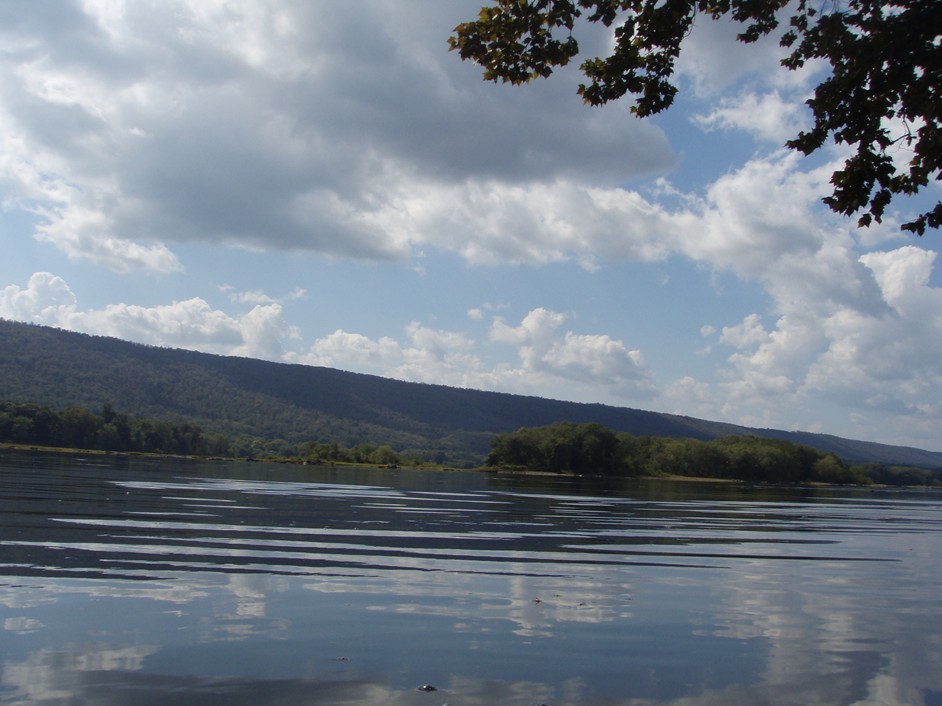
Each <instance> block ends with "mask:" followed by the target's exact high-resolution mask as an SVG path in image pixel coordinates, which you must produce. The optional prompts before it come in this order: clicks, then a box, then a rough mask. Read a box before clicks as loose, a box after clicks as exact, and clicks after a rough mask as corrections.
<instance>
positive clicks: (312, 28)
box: [0, 1, 674, 272]
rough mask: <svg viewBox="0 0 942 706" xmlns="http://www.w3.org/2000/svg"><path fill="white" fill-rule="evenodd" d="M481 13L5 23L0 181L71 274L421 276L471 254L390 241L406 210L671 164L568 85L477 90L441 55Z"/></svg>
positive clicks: (403, 235) (109, 12) (40, 17)
mask: <svg viewBox="0 0 942 706" xmlns="http://www.w3.org/2000/svg"><path fill="white" fill-rule="evenodd" d="M474 11H475V4H474V3H473V2H465V3H460V4H452V3H449V4H447V5H435V6H430V7H424V8H421V9H419V8H412V7H409V6H408V5H403V6H395V5H383V6H378V5H374V4H372V3H365V2H354V3H345V4H337V3H330V2H320V3H294V2H288V1H284V2H275V3H270V4H266V5H264V6H262V5H259V4H258V3H253V2H233V3H225V4H218V3H172V4H166V5H160V6H144V5H141V4H140V3H134V2H117V3H115V2H104V1H101V2H99V1H93V2H89V3H85V4H83V5H81V6H77V5H70V6H69V9H68V12H67V13H66V14H68V15H69V24H68V28H66V25H64V24H63V20H62V17H61V16H60V13H59V11H58V9H57V10H56V11H55V12H53V11H52V9H51V8H48V7H45V6H42V5H31V6H30V7H29V8H28V9H27V8H25V7H24V8H16V9H15V10H13V9H12V8H7V9H6V11H5V17H4V18H3V20H4V21H3V22H2V23H0V33H2V36H3V39H4V41H5V42H7V43H8V45H10V46H13V47H15V50H11V51H10V52H8V53H6V54H5V55H4V59H3V60H2V61H0V106H2V107H0V128H2V132H3V134H4V135H5V137H4V138H3V141H2V143H0V149H2V155H0V180H2V182H3V184H4V186H5V187H6V190H7V193H8V194H10V196H9V197H8V198H9V199H11V200H14V201H16V202H17V203H18V204H20V205H21V206H22V207H24V208H29V209H32V210H33V211H34V212H36V213H40V214H41V215H42V217H43V222H42V224H41V225H40V226H39V227H38V229H37V232H36V236H37V237H38V238H41V239H42V240H44V241H45V242H48V243H51V244H53V245H55V246H56V247H58V248H60V249H61V250H63V251H64V252H66V253H67V254H69V256H70V257H77V258H85V259H87V260H90V261H92V262H94V263H97V264H99V265H101V266H103V267H108V268H110V269H113V270H116V271H129V270H132V269H152V270H156V271H161V272H169V271H174V270H178V269H180V267H181V265H180V262H179V260H178V258H177V255H175V253H174V252H173V251H171V250H170V248H169V245H168V244H171V243H185V242H207V243H224V244H232V245H240V246H248V247H254V248H257V249H269V250H295V251H307V252H312V253H320V254H324V255H328V256H339V257H351V258H364V259H389V258H404V257H408V256H409V255H410V253H411V252H412V248H414V247H415V246H417V245H421V244H423V243H429V244H433V245H441V246H442V247H446V248H448V247H454V243H452V242H449V241H445V242H441V243H440V242H439V238H440V236H441V233H440V232H439V231H435V230H422V229H417V228H416V227H415V226H414V225H409V224H407V225H406V226H405V227H404V228H400V227H387V224H386V222H385V218H386V215H387V214H388V213H389V212H391V211H394V210H395V208H396V204H395V203H394V202H393V200H392V199H391V197H390V196H389V194H394V195H395V197H396V198H397V199H398V198H401V194H402V193H403V192H405V193H412V194H419V193H421V192H422V191H423V190H424V189H425V187H426V185H427V183H429V182H441V183H444V184H450V185H452V187H454V188H458V189H469V188H474V187H473V185H474V184H476V183H478V182H483V183H495V184H499V185H500V187H501V188H503V187H512V186H514V185H516V184H527V183H532V182H547V181H554V180H558V179H564V178H569V179H573V178H578V179H580V180H589V181H590V182H596V183H600V182H604V181H611V180H622V179H625V178H627V177H629V176H632V175H637V174H640V173H648V172H651V171H652V170H659V169H664V168H666V167H668V166H670V165H671V164H672V163H673V160H674V158H673V155H672V153H671V150H670V147H669V146H668V144H667V141H666V139H665V138H664V136H663V134H662V133H661V132H660V130H659V129H658V128H656V127H654V126H653V125H651V124H647V123H640V122H638V123H631V122H628V121H626V120H625V117H624V115H623V114H622V113H621V112H620V111H619V110H618V109H617V108H613V109H612V110H599V111H586V110H585V109H584V107H583V106H582V105H581V104H580V102H579V101H578V100H575V99H574V97H573V96H572V95H570V91H571V89H572V87H571V86H570V85H569V84H568V82H565V81H564V82H562V83H560V84H554V83H547V84H545V85H541V86H534V87H532V88H529V89H527V90H519V91H510V90H507V91H500V90H496V91H495V89H494V87H493V86H490V85H486V84H484V83H483V82H481V81H480V80H479V79H478V78H476V77H475V79H474V80H468V79H469V78H470V77H472V76H475V75H476V74H477V72H478V69H477V68H475V67H473V66H471V65H468V64H465V63H463V62H461V61H460V60H459V59H458V57H457V56H456V55H454V54H450V53H448V52H447V51H446V47H445V39H446V38H447V36H448V34H449V33H450V31H451V29H452V27H454V25H455V24H456V23H457V22H458V21H460V20H461V19H463V18H465V17H468V16H472V15H473V13H474ZM416 13H421V15H422V17H421V20H422V21H421V22H416V19H417V18H415V17H414V15H415V14H416ZM301 28H303V31H301ZM560 91H563V92H565V97H564V96H562V95H561V94H560ZM550 106H551V107H552V109H551V110H550V109H549V107H550ZM430 207H431V208H432V209H434V208H435V207H436V205H435V204H434V203H432V204H430Z"/></svg>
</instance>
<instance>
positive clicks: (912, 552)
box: [0, 455, 942, 706]
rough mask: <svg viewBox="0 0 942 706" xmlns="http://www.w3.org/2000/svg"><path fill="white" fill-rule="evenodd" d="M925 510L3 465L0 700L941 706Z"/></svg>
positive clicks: (709, 491)
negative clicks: (423, 688) (423, 687)
mask: <svg viewBox="0 0 942 706" xmlns="http://www.w3.org/2000/svg"><path fill="white" fill-rule="evenodd" d="M940 508H942V498H940V496H939V495H938V494H933V493H928V492H917V491H886V490H884V491H874V490H859V489H857V490H855V489H770V488H761V487H746V486H741V485H732V484H709V483H677V482H666V481H621V482H608V483H606V482H601V481H592V480H588V479H562V478H552V477H539V478H533V477H525V478H501V477H492V476H486V475H482V474H474V473H458V472H449V473H443V472H422V471H410V470H400V471H389V470H382V471H381V470H375V469H346V470H337V469H322V468H315V467H286V466H275V465H267V464H245V463H243V464H223V463H216V464H198V463H192V462H174V461H142V460H134V461H128V460H127V459H124V460H121V459H109V458H97V459H94V458H91V459H89V458H85V459H82V458H61V457H60V458H50V457H38V456H37V457H24V456H10V455H7V456H5V457H2V458H0V624H2V627H3V630H2V631H0V668H2V682H0V703H3V704H165V703H171V702H172V703H174V704H190V703H192V704H216V703H219V704H223V703H225V704H237V705H238V704H268V703H271V704H327V705H333V704H338V705H339V704H389V705H392V706H400V705H411V704H423V705H426V704H427V705H429V706H440V705H441V704H445V703H447V704H451V705H452V706H461V705H472V704H473V705H478V704H481V705H483V704H488V705H493V704H508V705H511V706H512V705H516V704H519V705H521V706H530V705H534V704H547V705H548V706H563V705H572V706H609V705H616V704H617V705H629V704H630V705H632V706H640V705H652V706H653V705H659V704H677V705H680V704H732V705H734V706H735V705H737V704H742V705H745V704H777V705H778V704H803V705H805V704H861V705H863V704H866V705H871V704H914V705H916V706H921V705H925V706H935V705H938V704H942V668H940V666H939V665H942V594H940V590H939V587H940V586H942V569H940V562H939V558H940V557H942V513H940ZM424 684H430V685H433V686H434V687H436V690H435V691H427V692H426V691H419V690H418V689H417V687H418V686H420V685H424Z"/></svg>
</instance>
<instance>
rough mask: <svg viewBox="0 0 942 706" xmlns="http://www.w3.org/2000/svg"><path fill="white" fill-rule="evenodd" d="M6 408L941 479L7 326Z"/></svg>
mask: <svg viewBox="0 0 942 706" xmlns="http://www.w3.org/2000/svg"><path fill="white" fill-rule="evenodd" d="M0 399H2V400H9V401H13V402H32V403H36V404H40V405H45V406H48V407H52V408H56V409H60V408H63V407H68V406H72V405H78V406H83V407H87V408H89V409H91V410H100V409H101V408H102V407H103V406H104V405H105V404H110V405H111V406H112V407H113V408H114V409H115V410H118V411H120V412H123V413H126V414H129V415H132V416H144V417H151V418H154V419H162V420H167V421H175V422H184V421H186V422H194V423H197V424H199V425H200V426H202V427H203V428H204V429H205V430H206V431H209V432H219V433H223V434H226V435H228V436H231V437H239V436H245V437H259V438H264V439H279V438H280V439H285V440H286V441H288V442H291V443H302V442H305V441H318V442H330V441H336V442H338V443H339V444H342V445H345V446H354V445H356V444H359V443H376V444H389V445H390V446H392V447H393V448H395V449H397V450H399V451H414V452H417V453H420V454H422V455H423V456H425V457H429V458H437V459H438V460H442V461H445V462H448V463H452V464H456V465H457V464H473V463H478V462H480V461H481V460H482V459H483V457H484V455H485V454H486V453H487V451H488V449H489V446H490V440H491V438H492V437H493V436H494V435H495V434H499V433H505V432H509V431H514V430H516V429H518V428H520V427H525V426H541V425H545V424H551V423H553V422H558V421H570V422H577V423H582V422H597V423H599V424H603V425H604V426H607V427H609V428H610V429H613V430H616V431H626V432H629V433H631V434H634V435H638V436H640V435H654V436H670V437H691V438H696V439H712V438H717V437H721V436H728V435H731V434H755V435H757V436H764V437H773V438H778V439H786V440H788V441H794V442H796V443H801V444H806V445H808V446H812V447H815V448H817V449H820V450H822V451H832V452H834V453H836V454H837V455H838V456H840V457H841V458H843V459H844V460H846V461H851V462H857V461H876V462H880V463H887V464H900V465H911V466H920V467H923V468H939V467H942V452H930V451H924V450H921V449H915V448H909V447H903V446H890V445H886V444H877V443H873V442H867V441H853V440H849V439H841V438H839V437H835V436H829V435H825V434H813V433H809V432H786V431H780V430H775V429H752V428H748V427H741V426H736V425H733V424H725V423H721V422H710V421H706V420H702V419H695V418H692V417H684V416H677V415H671V414H662V413H659V412H646V411H642V410H637V409H630V408H625V407H611V406H608V405H601V404H580V403H575V402H563V401H559V400H551V399H543V398H539V397H527V396H523V395H511V394H506V393H500V392H483V391H479V390H466V389H459V388H454V387H445V386H442V385H427V384H421V383H412V382H402V381H399V380H390V379H386V378H381V377H377V376H374V375H362V374H359V373H348V372H344V371H340V370H335V369H332V368H321V367H312V366H306V365H288V364H283V363H271V362H267V361H260V360H252V359H249V358H236V357H227V356H218V355H210V354H207V353H196V352H193V351H185V350H175V349H167V348H156V347H152V346H144V345H140V344H136V343H128V342H126V341H121V340H118V339H115V338H106V337H101V336H89V335H86V334H80V333H72V332H69V331H62V330H59V329H53V328H48V327H43V326H35V325H31V324H24V323H18V322H11V321H5V320H2V319H0Z"/></svg>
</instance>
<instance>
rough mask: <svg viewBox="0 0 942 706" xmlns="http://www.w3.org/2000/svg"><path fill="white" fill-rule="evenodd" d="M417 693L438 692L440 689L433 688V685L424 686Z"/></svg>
mask: <svg viewBox="0 0 942 706" xmlns="http://www.w3.org/2000/svg"><path fill="white" fill-rule="evenodd" d="M417 691H438V687H435V686H432V685H431V684H423V685H422V686H420V687H419V688H418V689H417Z"/></svg>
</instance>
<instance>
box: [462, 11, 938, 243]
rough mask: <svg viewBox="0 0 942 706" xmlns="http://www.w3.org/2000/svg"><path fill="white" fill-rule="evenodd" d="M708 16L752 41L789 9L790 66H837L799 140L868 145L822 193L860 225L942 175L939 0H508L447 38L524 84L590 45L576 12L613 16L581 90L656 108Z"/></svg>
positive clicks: (800, 146)
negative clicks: (689, 39) (604, 50)
mask: <svg viewBox="0 0 942 706" xmlns="http://www.w3.org/2000/svg"><path fill="white" fill-rule="evenodd" d="M698 17H709V18H712V19H714V20H718V19H721V18H730V19H732V20H734V21H735V22H738V23H739V24H740V25H741V27H742V31H741V32H740V33H739V35H738V36H737V38H738V39H739V41H742V42H747V43H748V42H755V41H756V40H757V39H759V38H760V37H762V36H764V35H768V34H770V33H772V32H773V31H776V30H778V29H779V28H780V25H781V24H782V21H783V20H785V19H786V17H787V25H788V26H787V29H785V30H784V31H782V32H781V33H780V40H779V41H780V44H781V45H782V46H783V47H785V48H787V49H788V50H789V52H790V53H789V54H788V55H787V56H786V57H785V58H784V59H783V60H782V64H783V65H784V66H785V67H786V68H788V69H792V70H794V69H797V68H799V67H801V66H803V65H804V64H805V63H807V62H809V61H812V60H816V59H823V60H825V61H827V62H828V63H829V64H830V67H831V72H830V75H829V76H828V77H827V78H826V79H825V80H824V81H822V82H821V83H820V84H819V85H818V86H817V87H816V89H815V92H814V96H813V97H812V98H811V99H810V100H808V105H809V107H810V108H811V111H812V114H813V117H814V126H813V127H812V128H811V129H810V130H808V131H807V132H802V133H800V134H799V135H798V136H797V137H796V138H795V139H793V140H790V141H789V142H788V143H787V144H788V146H789V147H791V148H793V149H796V150H799V151H801V152H802V153H804V154H811V153H812V152H815V151H816V150H818V149H820V148H821V147H822V146H824V144H825V143H826V142H827V141H828V138H829V137H830V138H833V140H834V141H836V142H838V143H843V144H847V145H850V146H852V147H854V148H856V151H855V152H854V154H853V155H852V156H851V157H849V158H848V159H847V160H846V161H845V163H844V165H843V168H842V169H839V170H837V171H836V172H834V174H833V176H832V179H831V183H832V184H833V186H834V189H833V193H832V194H831V195H830V196H827V197H825V198H824V202H825V203H826V204H827V205H828V206H829V207H830V208H831V209H832V210H834V211H836V212H838V213H841V214H845V215H851V214H854V213H857V212H859V211H861V210H863V213H862V215H861V216H860V218H859V220H858V225H860V226H866V225H869V224H870V223H871V222H872V221H877V222H879V221H880V219H881V218H882V217H883V215H884V212H885V210H886V207H887V206H888V205H889V204H890V202H891V201H892V199H893V198H894V197H895V196H897V195H899V194H914V193H916V192H918V191H920V190H922V189H923V188H924V187H926V186H927V185H928V184H929V181H930V180H936V181H938V180H940V179H942V105H940V104H942V101H940V96H939V91H940V86H942V43H940V41H939V28H940V27H942V2H938V0H893V2H887V1H885V0H844V1H843V2H837V1H831V0H823V2H813V1H812V0H797V2H791V1H790V0H496V2H495V3H494V5H493V6H488V7H484V8H483V9H482V10H481V12H480V14H479V16H478V19H477V20H474V21H471V22H466V23H463V24H460V25H458V26H457V27H456V28H455V31H454V34H453V35H452V36H451V37H450V39H449V43H450V44H451V48H452V49H453V50H457V51H458V52H459V53H460V55H461V58H462V59H469V60H472V61H475V62H477V63H478V64H480V65H481V66H482V67H483V69H484V78H485V79H488V80H492V81H505V82H509V83H513V84H520V83H525V82H528V81H530V80H532V79H534V78H538V77H548V76H549V75H551V74H552V73H553V70H554V69H555V68H557V67H560V66H565V65H566V64H568V63H569V62H570V61H571V60H572V59H573V58H575V57H576V56H577V55H578V53H579V43H578V41H577V40H576V38H575V36H574V31H575V29H576V24H577V22H578V21H580V20H581V21H584V22H589V23H601V24H603V25H605V26H606V27H613V26H614V27H615V29H614V42H613V49H612V52H611V54H610V55H609V56H605V57H593V58H588V59H585V60H584V61H583V63H582V66H581V68H582V72H583V74H584V75H585V77H586V79H587V82H586V83H583V84H581V85H580V86H579V93H580V94H581V95H582V97H583V99H584V100H585V102H586V103H589V104H591V105H602V104H604V103H608V102H609V101H613V100H617V99H620V98H622V97H624V96H626V95H630V96H633V97H634V99H635V102H634V105H633V106H632V108H631V110H632V112H633V113H635V114H636V115H638V116H639V117H645V116H649V115H653V114H655V113H658V112H660V111H662V110H664V109H665V108H667V107H669V106H670V105H671V103H672V102H673V100H674V97H675V95H676V93H677V87H676V86H675V85H674V83H673V82H672V79H673V74H674V63H675V61H676V59H677V57H678V56H679V54H680V52H681V44H682V41H683V39H684V37H686V36H687V34H688V33H689V32H690V30H691V27H692V26H693V23H694V21H695V20H696V19H697V18H698ZM891 121H892V122H891ZM891 124H892V125H900V126H902V127H901V128H899V129H897V130H896V131H894V129H891V127H890V125H891ZM897 146H899V147H902V148H904V149H905V150H906V151H908V154H909V162H908V164H907V165H906V166H905V167H904V168H898V166H897V160H898V158H899V154H897V155H896V158H897V160H894V156H893V155H892V154H891V153H892V151H893V150H892V149H891V148H894V147H897ZM897 152H899V150H897ZM940 225H942V202H937V203H936V204H935V206H934V208H932V209H930V210H928V211H926V212H924V213H921V214H919V215H918V217H916V218H915V219H914V220H912V221H910V222H908V223H905V224H904V225H903V226H902V228H903V229H904V230H909V231H912V232H914V233H918V234H920V235H922V234H923V233H924V232H925V230H926V228H927V227H930V228H938V227H939V226H940Z"/></svg>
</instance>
